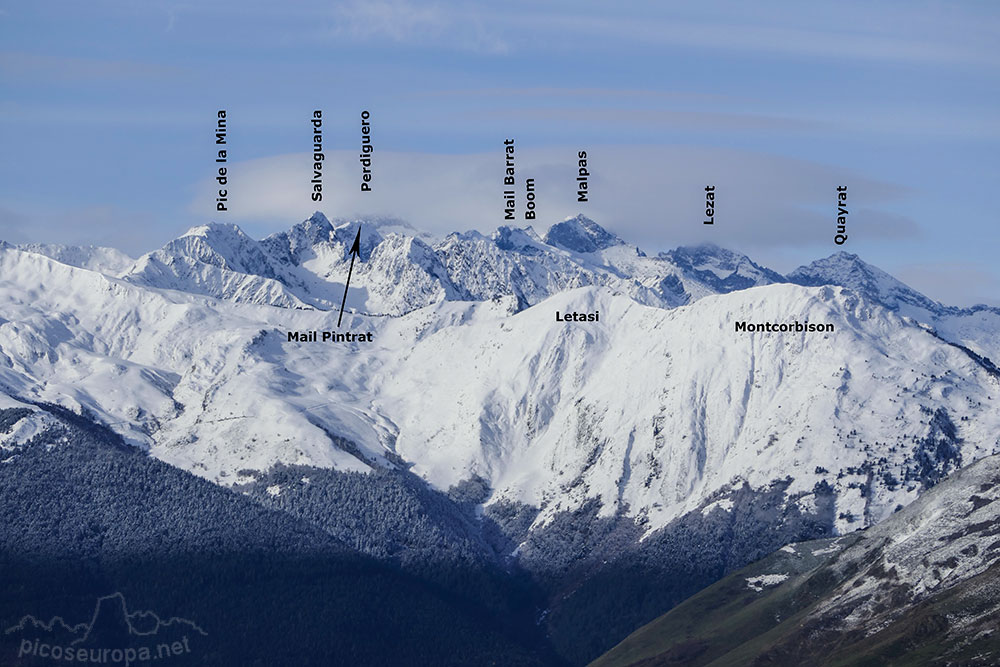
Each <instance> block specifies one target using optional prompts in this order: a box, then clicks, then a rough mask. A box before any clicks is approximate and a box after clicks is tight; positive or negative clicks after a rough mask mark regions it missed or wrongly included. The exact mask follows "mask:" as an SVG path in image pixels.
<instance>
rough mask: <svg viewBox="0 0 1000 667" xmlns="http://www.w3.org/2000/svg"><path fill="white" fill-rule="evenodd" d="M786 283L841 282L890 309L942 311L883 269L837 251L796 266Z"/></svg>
mask: <svg viewBox="0 0 1000 667" xmlns="http://www.w3.org/2000/svg"><path fill="white" fill-rule="evenodd" d="M788 280H789V282H793V283H796V284H797V285H841V286H842V287H849V288H850V289H852V290H855V291H857V292H860V293H861V294H864V295H865V296H867V297H868V298H870V299H874V300H877V301H879V302H881V303H883V304H885V305H886V306H888V307H890V308H898V307H900V306H902V305H904V304H908V305H911V306H916V307H919V308H923V309H926V310H928V311H931V312H933V313H939V312H941V311H943V310H945V307H944V306H942V305H941V304H939V303H937V302H936V301H932V300H931V299H928V298H927V297H926V296H924V295H923V294H920V293H919V292H917V291H916V290H914V289H912V288H910V287H908V286H907V285H905V284H903V283H901V282H900V281H898V280H896V279H895V278H893V277H892V276H890V275H889V274H888V273H886V272H885V271H882V270H881V269H879V268H877V267H874V266H872V265H871V264H867V263H866V262H863V261H862V260H861V259H860V258H859V257H858V256H857V255H854V254H851V253H847V252H843V251H841V252H838V253H836V254H833V255H830V256H829V257H827V258H826V259H818V260H816V261H815V262H813V263H812V264H809V265H807V266H800V267H799V268H797V269H795V270H794V271H792V272H791V273H789V274H788Z"/></svg>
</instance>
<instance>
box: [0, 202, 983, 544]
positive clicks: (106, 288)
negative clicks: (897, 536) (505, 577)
mask: <svg viewBox="0 0 1000 667" xmlns="http://www.w3.org/2000/svg"><path fill="white" fill-rule="evenodd" d="M359 224H360V225H361V230H362V234H361V244H360V257H359V261H358V264H357V265H356V267H355V269H354V276H353V278H352V281H351V288H350V293H349V294H348V299H347V304H348V313H346V314H345V317H344V326H343V327H342V328H341V329H340V330H341V331H352V332H371V333H372V334H373V342H372V343H356V342H354V343H329V342H315V343H312V342H296V341H290V340H289V336H288V333H289V332H296V331H320V332H322V331H333V330H337V327H336V323H337V315H338V313H337V308H338V307H339V303H340V299H341V297H342V296H343V290H344V281H345V280H346V276H347V268H348V264H349V262H350V256H349V253H348V249H349V247H350V244H351V242H352V241H353V239H354V236H355V234H356V232H357V228H358V225H359ZM126 259H127V258H126ZM0 304H2V309H0V391H2V392H3V393H4V394H5V395H6V398H3V399H2V400H3V401H5V404H4V405H3V406H0V407H13V406H21V407H24V408H26V409H27V410H29V411H30V410H31V404H30V402H31V401H47V402H51V403H55V404H60V405H63V406H64V407H67V408H70V409H71V410H73V411H75V412H79V413H85V414H87V415H90V416H92V417H93V419H95V420H97V421H99V422H102V423H104V424H107V425H109V426H110V427H111V428H113V429H114V430H115V431H117V432H119V433H120V434H121V435H122V436H123V437H124V438H125V439H126V440H127V441H128V442H130V443H132V444H134V445H136V446H138V447H142V448H146V449H148V450H149V452H150V453H151V454H152V455H153V456H155V457H157V458H160V459H162V460H163V461H166V462H168V463H171V464H173V465H177V466H180V467H182V468H185V469H187V470H190V471H192V472H194V473H196V474H198V475H200V476H203V477H205V478H207V479H210V480H212V481H215V482H218V483H220V484H223V485H227V486H228V485H233V484H239V483H240V482H242V481H245V480H247V479H250V478H252V476H253V473H254V471H267V470H269V469H271V468H272V467H273V466H274V465H276V464H278V463H286V464H300V465H311V466H318V467H328V468H330V467H332V468H336V469H338V470H359V471H365V470H371V469H372V468H373V467H401V468H409V469H411V470H412V471H413V472H414V473H416V474H417V475H419V476H420V477H422V478H424V479H425V480H427V482H428V483H430V484H431V485H432V486H434V487H436V488H438V489H441V490H447V489H449V488H451V487H454V486H456V485H458V484H460V483H462V482H464V481H467V480H470V479H481V480H485V483H486V484H487V485H488V488H489V494H488V497H487V498H486V500H485V504H486V505H487V506H489V505H491V504H494V503H497V502H500V501H505V502H515V503H523V504H526V505H529V506H532V507H536V508H538V509H539V513H538V515H537V517H536V518H535V519H534V524H533V525H534V526H535V527H541V526H544V525H546V524H547V523H548V522H550V521H551V520H552V519H553V518H554V517H555V516H557V515H558V514H559V513H560V512H566V511H573V510H574V509H578V508H580V507H582V506H584V505H585V504H586V503H588V502H592V501H594V500H596V501H597V502H599V503H600V506H601V508H602V509H601V514H602V515H603V516H611V515H624V516H627V517H629V518H631V519H632V520H634V521H635V522H636V523H637V524H638V525H640V526H642V527H643V530H644V531H645V532H646V533H647V534H648V533H651V532H653V531H655V530H656V529H658V528H661V527H663V526H665V525H667V524H668V523H669V522H670V521H671V520H673V519H675V518H677V517H679V516H682V515H684V514H686V513H690V512H695V511H700V512H704V513H708V512H711V511H729V509H730V508H731V507H732V503H733V500H732V498H733V497H734V496H735V494H737V493H738V492H739V491H740V490H741V489H744V488H745V487H747V486H749V487H750V488H753V489H764V488H767V487H768V485H770V484H772V483H774V482H775V481H778V480H790V485H789V486H788V489H787V494H786V500H785V502H786V503H787V504H788V505H789V506H793V505H794V506H796V507H799V508H801V509H802V511H809V512H812V511H817V510H816V507H817V497H818V495H817V494H820V495H822V494H823V493H826V491H827V490H830V491H832V492H833V494H834V497H835V512H834V515H833V518H832V521H833V523H834V527H835V528H836V530H839V531H842V532H843V531H850V530H853V529H855V528H858V527H861V526H865V525H870V524H872V523H874V522H876V521H878V520H879V519H881V518H882V517H885V516H887V515H888V514H890V513H892V512H893V511H894V510H895V509H896V508H897V507H898V506H900V505H905V504H907V503H908V502H910V501H912V500H913V499H914V498H915V497H916V496H917V494H918V493H919V492H920V491H921V490H922V489H923V488H926V487H928V486H931V485H933V484H934V483H935V482H936V481H938V480H939V479H940V478H941V477H942V476H944V475H945V474H947V473H948V472H950V471H951V470H954V469H956V468H957V467H959V466H960V465H964V464H967V463H970V462H972V461H974V460H976V459H978V458H980V457H983V456H985V455H988V454H992V453H995V452H998V451H1000V411H998V410H997V409H996V401H997V400H998V397H1000V370H998V368H997V366H996V365H995V364H994V362H995V361H997V360H998V359H1000V312H998V311H997V310H996V309H991V308H987V307H977V308H973V309H968V310H961V309H956V308H950V307H946V306H943V305H941V304H938V303H936V302H934V301H932V300H930V299H928V298H927V297H924V296H923V295H920V294H919V293H917V292H915V291H914V290H912V289H910V288H908V287H906V286H905V285H903V284H902V283H900V282H898V281H896V280H895V279H893V278H892V277H891V276H889V275H888V274H885V273H884V272H882V271H880V270H878V269H876V268H875V267H872V266H869V265H867V264H865V263H864V262H863V261H861V260H860V259H859V258H858V257H856V256H854V255H849V254H845V253H839V254H837V255H834V256H832V257H829V258H827V259H824V260H820V261H817V262H814V263H812V264H810V265H808V266H804V267H801V268H800V269H797V270H796V271H794V272H792V273H791V274H789V275H788V276H781V275H779V274H778V273H776V272H774V271H771V270H769V269H766V268H764V267H761V266H759V265H758V264H756V263H754V262H753V261H752V260H750V259H749V258H747V257H745V256H743V255H740V254H737V253H733V252H730V251H727V250H723V249H721V248H717V247H713V246H704V247H697V248H678V249H676V250H673V251H671V252H667V253H661V254H660V255H658V256H655V257H650V256H647V255H646V254H645V253H643V252H642V251H641V250H640V249H638V248H636V247H635V246H630V245H628V244H627V243H625V242H624V241H622V240H621V239H619V238H617V237H616V236H614V235H613V234H611V233H610V232H608V231H606V230H604V229H602V228H601V227H600V226H599V225H597V224H596V223H595V222H593V221H591V220H588V219H587V218H584V217H582V216H578V217H576V218H570V219H567V220H565V221H563V222H559V223H557V224H554V225H553V226H552V227H550V228H549V229H548V230H547V232H546V233H545V234H543V235H539V234H537V233H536V232H534V231H533V230H532V229H530V228H528V229H512V228H507V227H502V228H500V229H498V230H497V231H496V232H495V233H494V234H493V235H492V236H489V237H488V236H484V235H482V234H480V233H478V232H468V233H463V234H451V235H449V236H447V237H445V238H444V239H440V240H433V239H430V238H428V237H427V236H425V235H421V234H419V233H417V232H416V231H413V230H408V229H407V228H406V227H405V226H403V225H400V224H398V223H396V222H383V223H378V222H374V223H371V224H369V223H362V222H361V221H344V222H338V223H336V224H334V223H331V222H330V221H329V220H327V218H326V217H325V216H323V215H322V214H320V213H317V214H315V215H313V216H312V217H311V218H309V219H308V220H306V221H304V222H302V223H300V224H298V225H295V226H294V227H292V228H291V229H290V230H288V231H286V232H281V233H278V234H274V235H272V236H269V237H267V238H265V239H263V240H261V241H257V240H254V239H252V238H250V237H249V236H247V235H246V234H244V233H243V232H242V231H241V230H240V229H239V228H238V227H236V226H234V225H224V224H210V225H205V226H201V227H196V228H194V229H192V230H190V231H189V232H188V233H186V234H185V235H183V236H181V237H180V238H178V239H175V240H174V241H171V242H170V243H168V244H167V245H165V246H164V247H163V248H160V249H159V250H156V251H154V252H151V253H149V254H147V255H144V256H143V257H141V258H139V259H138V260H136V261H134V262H128V261H125V259H123V257H122V256H121V254H120V253H116V252H115V251H110V250H107V249H92V248H91V249H82V248H81V249H67V248H61V247H52V246H23V247H18V246H11V245H4V246H3V247H0ZM570 312H581V313H595V312H599V313H600V320H599V321H598V322H580V323H577V322H571V323H566V322H560V321H557V317H556V313H570ZM795 321H799V322H806V321H808V322H811V323H817V324H832V325H833V327H834V330H833V331H832V332H828V333H816V332H807V333H794V332H785V333H767V332H757V333H749V332H739V331H737V330H736V323H737V322H751V323H764V322H795ZM37 418H38V419H42V418H43V417H41V416H38V417H37ZM31 419H32V417H31V416H25V417H24V419H23V420H22V422H23V423H19V424H13V425H11V428H10V429H8V431H7V432H6V433H5V434H0V447H3V448H4V449H3V450H2V451H3V455H2V456H3V457H4V458H8V457H11V456H16V451H17V444H16V443H17V442H18V440H19V438H20V437H21V436H18V435H16V434H21V435H22V436H23V435H24V434H25V433H30V432H32V430H33V428H34V427H32V426H31ZM273 492H274V493H276V494H280V493H281V492H282V490H281V488H280V487H278V488H275V489H274V491H273Z"/></svg>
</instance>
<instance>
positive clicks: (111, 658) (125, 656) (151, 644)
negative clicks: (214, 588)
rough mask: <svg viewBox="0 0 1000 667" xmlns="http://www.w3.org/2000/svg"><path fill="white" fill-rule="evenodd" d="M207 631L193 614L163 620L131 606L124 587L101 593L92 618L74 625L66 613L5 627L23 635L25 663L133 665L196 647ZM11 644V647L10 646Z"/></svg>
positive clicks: (19, 654)
mask: <svg viewBox="0 0 1000 667" xmlns="http://www.w3.org/2000/svg"><path fill="white" fill-rule="evenodd" d="M207 636H208V633H207V632H206V631H205V630H204V629H203V628H202V627H201V626H199V625H198V624H197V623H196V622H195V621H192V620H191V619H187V618H183V617H180V616H171V617H169V618H167V619H163V618H161V617H160V615H159V614H157V613H156V612H154V611H150V610H138V611H130V610H129V608H128V604H127V602H126V601H125V596H124V595H123V594H122V593H121V592H115V593H112V594H110V595H104V596H102V597H99V598H97V601H96V602H95V604H94V611H93V613H92V614H91V616H90V621H89V622H82V623H76V624H74V625H70V624H69V623H67V622H66V620H65V619H64V618H63V617H62V616H53V617H52V618H51V619H50V620H49V621H48V622H46V621H44V620H40V619H39V618H38V617H36V616H34V615H32V614H26V615H24V616H22V617H21V619H20V621H18V622H17V623H15V624H14V625H12V626H10V627H8V628H6V629H5V630H4V638H5V639H7V638H11V637H13V638H16V639H18V640H19V642H18V647H17V651H16V657H17V659H18V660H19V661H21V662H23V663H25V664H46V661H53V662H65V661H70V662H72V661H78V662H91V663H102V664H123V665H132V664H136V663H138V662H146V661H149V660H158V659H161V658H169V657H175V656H183V655H186V654H190V653H192V652H193V650H194V648H193V647H192V641H191V640H192V639H195V643H197V640H198V639H199V638H202V637H207ZM7 648H8V649H10V648H12V647H7Z"/></svg>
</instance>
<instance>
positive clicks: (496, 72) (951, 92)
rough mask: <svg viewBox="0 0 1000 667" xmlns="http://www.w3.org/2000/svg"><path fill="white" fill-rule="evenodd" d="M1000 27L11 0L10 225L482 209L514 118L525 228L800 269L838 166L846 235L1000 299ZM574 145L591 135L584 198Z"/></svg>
mask: <svg viewBox="0 0 1000 667" xmlns="http://www.w3.org/2000/svg"><path fill="white" fill-rule="evenodd" d="M998 34H1000V5H998V4H996V3H993V2H898V3H897V2H836V3H834V2H828V3H801V2H755V3H744V2H699V3H636V2H624V3H621V2H619V3H603V2H579V1H578V2H572V3H570V2H550V3H538V2H533V3H529V2H517V1H514V2H505V3H481V2H421V3H415V2H402V1H398V0H391V1H379V0H371V1H368V2H344V3H318V2H296V3H276V2H275V3H264V2H253V1H251V2H198V3H177V2H156V1H153V2H143V3H135V2H124V1H119V2H101V1H97V2H90V3H76V2H44V1H41V2H32V3H24V2H17V3H15V2H4V3H3V4H0V40H2V41H0V79H2V87H0V145H2V146H3V152H4V156H5V158H4V160H3V162H2V167H0V168H2V172H0V176H2V177H0V238H3V239H5V240H8V241H12V242H25V241H46V242H64V243H94V244H101V245H112V246H117V247H120V248H122V249H123V250H126V251H128V252H130V253H132V254H134V255H137V254H140V253H142V252H145V251H148V250H151V249H153V248H155V247H157V246H159V245H161V244H162V243H164V242H165V241H167V240H169V239H170V238H172V237H174V236H176V235H178V234H180V233H182V232H183V231H184V230H185V229H186V228H188V227H190V226H192V225H195V224H200V223H202V222H205V221H206V220H208V219H218V220H220V221H228V222H235V223H238V224H240V225H241V226H242V227H244V229H246V230H247V231H248V233H251V234H252V235H255V236H262V235H264V234H267V233H270V232H272V231H276V230H279V229H283V228H287V227H288V226H290V225H291V224H292V223H294V222H296V221H298V220H300V219H302V218H304V217H306V216H308V215H309V214H310V213H311V212H312V211H313V210H314V209H316V208H320V209H322V210H323V211H324V212H326V213H327V214H328V215H329V216H331V217H337V216H355V215H366V214H378V215H395V216H398V217H402V218H404V219H408V220H410V221H412V222H413V223H414V224H416V225H418V226H420V227H423V228H426V229H428V230H430V231H433V232H436V233H442V232H447V231H450V230H453V229H461V230H465V229H470V228H477V229H480V230H483V231H489V230H492V229H493V228H495V227H496V226H497V225H499V224H503V220H502V219H501V218H502V200H501V199H500V196H501V195H500V192H501V190H502V186H501V183H500V176H501V174H500V168H501V166H502V160H503V154H502V144H503V140H504V139H505V138H507V137H514V138H515V140H516V145H517V150H518V154H517V155H518V171H519V174H520V175H521V176H532V177H534V178H536V181H537V183H538V188H539V190H538V193H539V195H538V210H539V215H540V219H539V220H538V221H536V222H535V223H534V224H535V227H536V228H544V227H546V226H547V225H548V224H551V223H552V222H555V221H557V220H558V219H560V218H562V217H564V216H565V215H569V214H573V213H576V212H577V211H582V212H584V213H586V214H588V215H590V216H591V217H593V218H594V219H596V220H597V221H598V222H600V223H601V224H604V225H605V226H607V227H608V228H609V229H611V230H612V231H615V232H617V233H618V234H619V235H621V236H622V237H624V238H626V239H627V240H630V241H632V242H634V243H638V244H639V245H641V246H642V247H643V248H644V249H645V250H647V251H648V252H655V251H657V250H664V249H667V248H670V247H673V246H676V245H678V244H682V243H696V242H700V241H712V242H715V243H718V244H719V245H722V246H726V247H731V248H734V249H738V250H742V251H744V252H747V253H748V254H750V255H751V256H752V257H754V258H755V259H757V260H758V261H761V262H763V263H766V264H768V265H770V266H772V267H773V268H775V269H777V270H779V271H788V270H791V269H792V268H794V267H795V266H797V265H799V264H802V263H806V262H808V261H811V260H812V259H815V258H817V257H821V256H825V255H828V254H830V253H831V252H834V251H836V250H839V249H841V248H840V247H837V246H835V245H834V243H833V240H832V237H833V232H834V224H835V220H834V216H835V209H834V203H835V188H836V186H837V185H840V184H847V185H848V186H849V187H850V208H851V214H850V216H849V240H848V242H847V244H845V245H844V246H843V249H844V250H848V251H850V252H856V253H858V254H860V255H861V256H862V257H863V258H865V259H867V260H868V261H871V262H873V263H875V264H877V265H879V266H881V267H883V268H885V269H886V270H888V271H890V272H892V273H894V274H895V275H897V276H898V277H900V278H902V279H903V280H905V281H907V282H908V283H910V284H911V285H913V286H914V287H916V288H918V289H920V290H921V291H924V292H925V293H927V294H929V295H930V296H932V297H935V298H938V299H941V300H944V301H946V302H948V303H954V304H958V305H970V304H972V303H975V302H988V303H994V304H998V303H1000V268H998V267H997V265H996V261H995V258H996V256H997V252H996V250H997V241H998V239H1000V234H998V232H997V229H998V223H1000V219H998V218H1000V216H998V214H997V212H996V211H997V208H996V206H995V205H993V204H992V202H991V197H990V195H991V194H992V192H994V191H995V189H996V183H997V182H998V177H1000V168H998V158H997V155H998V141H1000V123H998V122H997V119H998V113H997V103H998V96H1000V85H998V84H1000V77H998V72H1000V47H998V46H997V42H998V40H997V39H996V36H997V35H998ZM218 108H226V109H227V110H228V111H229V114H230V136H229V145H230V151H231V172H232V188H231V189H232V204H233V206H232V210H230V211H229V212H228V213H226V214H222V215H216V213H215V211H214V210H213V207H212V206H211V201H212V181H211V176H212V175H213V171H214V167H215V165H214V163H213V161H212V158H213V156H214V150H215V146H214V136H213V134H212V131H213V128H214V125H215V118H214V117H215V111H216V109H218ZM314 108H322V109H323V110H324V115H325V118H326V120H325V127H324V130H325V144H326V147H327V149H328V158H329V159H328V173H327V175H326V177H325V181H326V189H327V193H328V194H327V198H326V201H324V202H323V204H321V205H319V206H317V205H316V204H314V203H313V202H311V201H310V200H309V199H308V189H307V185H306V182H307V181H308V178H309V176H308V166H309V162H310V160H309V159H308V157H307V155H306V153H307V151H309V150H310V149H311V128H310V127H309V125H308V118H309V115H310V113H311V111H312V110H313V109H314ZM362 109H369V110H370V111H371V113H372V117H373V129H374V135H373V136H374V138H375V145H376V154H375V155H376V157H375V174H376V181H375V182H376V192H374V193H372V194H371V195H370V196H365V195H361V194H360V193H359V192H356V189H357V180H358V175H357V170H358V166H357V163H356V159H355V154H356V152H357V147H358V146H359V144H360V133H359V113H360V111H361V110H362ZM577 150H588V152H589V153H590V154H591V155H592V156H593V160H592V162H591V171H592V172H593V174H594V176H593V178H592V188H593V195H594V197H593V200H592V201H591V202H590V203H588V204H586V205H582V206H581V205H578V204H577V203H576V202H575V189H574V187H573V186H574V181H573V170H574V163H575V155H576V152H577ZM706 183H713V184H715V185H716V186H717V189H718V192H719V195H718V196H719V213H718V216H717V223H716V225H715V226H713V227H711V228H709V227H706V226H704V225H702V224H701V218H700V208H701V205H702V203H703V201H702V191H701V187H702V186H703V184H706ZM519 187H520V186H519ZM519 194H520V190H519ZM519 217H520V213H519ZM517 224H519V225H523V224H527V223H525V222H524V221H523V220H520V221H519V222H518V223H517Z"/></svg>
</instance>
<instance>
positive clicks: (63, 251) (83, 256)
mask: <svg viewBox="0 0 1000 667" xmlns="http://www.w3.org/2000/svg"><path fill="white" fill-rule="evenodd" d="M15 247H16V248H17V249H18V250H23V251H25V252H33V253H37V254H39V255H45V256H46V257H51V258H52V259H54V260H56V261H57V262H62V263H63V264H69V265H70V266H76V267H79V268H81V269H90V270H91V271H98V272H99V273H104V274H107V275H109V276H115V277H117V276H120V275H122V274H123V273H124V272H125V271H127V270H128V269H129V267H131V266H132V264H133V263H134V262H135V260H134V259H132V258H131V257H129V256H128V255H126V254H125V253H123V252H122V251H121V250H116V249H115V248H104V247H100V246H69V245H60V244H56V243H23V244H21V245H17V246H15Z"/></svg>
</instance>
